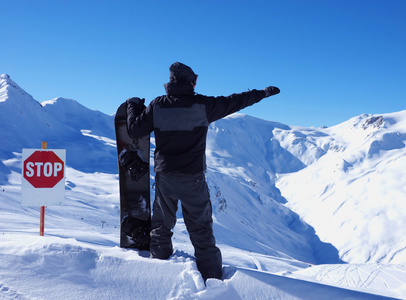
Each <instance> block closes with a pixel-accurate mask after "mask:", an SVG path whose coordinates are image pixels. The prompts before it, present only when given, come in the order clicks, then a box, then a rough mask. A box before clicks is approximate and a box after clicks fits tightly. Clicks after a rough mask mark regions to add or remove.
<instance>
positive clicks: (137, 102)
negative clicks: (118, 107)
mask: <svg viewBox="0 0 406 300" xmlns="http://www.w3.org/2000/svg"><path fill="white" fill-rule="evenodd" d="M129 103H134V104H137V105H139V104H144V103H145V99H141V98H138V97H132V98H130V99H127V104H129Z"/></svg>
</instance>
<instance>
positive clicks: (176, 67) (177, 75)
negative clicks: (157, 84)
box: [169, 62, 197, 83]
mask: <svg viewBox="0 0 406 300" xmlns="http://www.w3.org/2000/svg"><path fill="white" fill-rule="evenodd" d="M169 72H170V73H169V81H186V82H192V83H195V81H196V78H197V75H196V74H195V73H194V72H193V70H192V69H191V68H190V67H188V66H187V65H185V64H182V63H180V62H175V63H173V64H172V65H171V66H170V67H169Z"/></svg>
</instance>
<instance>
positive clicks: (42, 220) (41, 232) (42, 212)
mask: <svg viewBox="0 0 406 300" xmlns="http://www.w3.org/2000/svg"><path fill="white" fill-rule="evenodd" d="M46 148H47V142H42V149H46ZM44 229H45V206H41V210H40V220H39V235H40V236H44Z"/></svg>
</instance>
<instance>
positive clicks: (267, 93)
mask: <svg viewBox="0 0 406 300" xmlns="http://www.w3.org/2000/svg"><path fill="white" fill-rule="evenodd" d="M264 91H265V97H269V96H273V95H276V94H279V93H280V92H281V90H280V89H278V88H277V87H276V86H268V87H267V88H264Z"/></svg>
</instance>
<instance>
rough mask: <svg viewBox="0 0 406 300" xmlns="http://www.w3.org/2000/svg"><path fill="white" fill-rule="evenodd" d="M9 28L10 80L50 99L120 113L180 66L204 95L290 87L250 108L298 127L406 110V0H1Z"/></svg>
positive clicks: (1, 53)
mask: <svg viewBox="0 0 406 300" xmlns="http://www.w3.org/2000/svg"><path fill="white" fill-rule="evenodd" d="M0 21H1V33H0V73H1V74H3V73H6V74H9V75H10V76H11V78H12V79H13V80H14V81H16V82H17V83H18V84H19V85H20V86H21V87H22V88H24V89H25V90H26V91H27V92H28V93H30V94H31V95H32V96H33V97H34V98H35V99H36V100H38V101H45V100H50V99H53V98H56V97H65V98H71V99H75V100H77V101H78V102H80V103H81V104H83V105H85V106H87V107H88V108H90V109H94V110H100V111H102V112H104V113H107V114H113V113H114V112H115V110H116V108H117V107H118V105H119V104H120V103H121V102H123V101H124V100H125V99H127V98H129V97H131V96H139V97H144V98H146V100H147V103H149V102H150V101H151V100H152V99H153V98H155V97H156V96H159V95H162V94H164V92H165V91H164V88H163V84H164V83H166V82H167V81H168V79H169V71H168V68H169V66H170V65H171V64H172V63H173V62H175V61H180V62H183V63H185V64H187V65H189V66H191V67H192V68H193V70H194V71H195V73H197V74H199V79H198V83H197V87H196V92H198V93H201V94H205V95H211V96H218V95H228V94H231V93H234V92H242V91H246V90H247V89H262V88H264V87H266V86H269V85H275V86H278V87H279V88H280V89H281V94H280V95H278V96H274V97H271V98H268V99H264V100H263V101H262V102H260V103H258V104H256V105H254V106H253V107H250V108H248V109H245V110H244V111H243V112H244V113H247V114H249V115H252V116H256V117H259V118H262V119H266V120H273V121H278V122H281V123H285V124H288V125H300V126H315V127H318V126H322V125H327V126H332V125H336V124H339V123H341V122H343V121H346V120H348V119H349V118H351V117H353V116H356V115H359V114H362V113H387V112H395V111H400V110H404V109H406V0H337V1H333V0H318V1H315V0H278V1H276V0H275V1H274V0H268V1H266V0H263V1H259V0H246V1H240V0H200V1H199V0H161V1H156V0H151V1H144V0H143V1H136V0H132V1H122V0H115V1H113V0H110V1H106V0H97V1H96V0H94V1H91V0H87V1H85V0H81V1H77V0H37V1H31V0H25V1H23V0H13V1H9V0H0Z"/></svg>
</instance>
